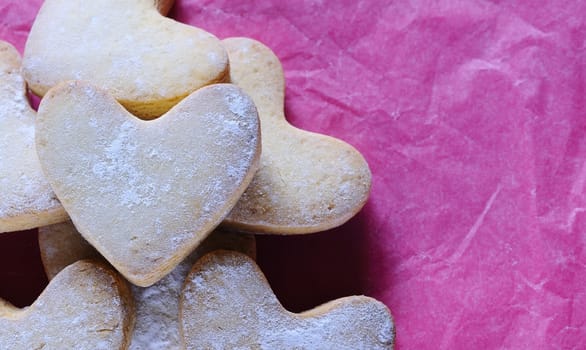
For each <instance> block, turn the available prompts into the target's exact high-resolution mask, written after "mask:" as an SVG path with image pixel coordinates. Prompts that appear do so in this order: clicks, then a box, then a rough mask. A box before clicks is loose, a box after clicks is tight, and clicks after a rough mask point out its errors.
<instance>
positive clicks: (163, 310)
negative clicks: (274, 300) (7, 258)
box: [39, 222, 256, 350]
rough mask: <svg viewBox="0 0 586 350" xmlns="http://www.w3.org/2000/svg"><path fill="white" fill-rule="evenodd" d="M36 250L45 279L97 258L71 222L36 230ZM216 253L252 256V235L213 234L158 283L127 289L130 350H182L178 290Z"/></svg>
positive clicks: (253, 240) (253, 249)
mask: <svg viewBox="0 0 586 350" xmlns="http://www.w3.org/2000/svg"><path fill="white" fill-rule="evenodd" d="M39 249H40V251H41V258H42V260H43V266H44V267H45V271H46V273H47V276H48V277H49V279H52V278H53V277H54V276H55V275H57V273H59V271H61V270H62V269H63V268H64V267H66V266H67V265H69V264H71V263H73V262H75V261H78V260H82V259H86V258H92V257H96V256H99V254H98V252H97V251H96V250H95V249H93V248H92V247H91V246H90V245H89V243H87V241H85V240H84V239H83V238H82V237H81V235H80V234H79V232H77V230H76V229H75V226H73V224H72V223H71V222H65V223H61V224H56V225H51V226H46V227H41V228H39ZM216 249H229V250H235V251H239V252H242V253H245V254H246V255H248V256H250V257H255V256H256V244H255V239H254V236H253V235H247V234H238V233H231V232H222V231H217V230H216V231H214V232H213V233H212V234H210V235H209V236H208V237H207V238H206V239H205V240H204V241H203V242H202V243H201V244H200V245H199V246H198V247H197V249H196V250H195V251H194V252H193V253H191V254H189V255H188V256H187V258H186V259H185V260H183V261H182V262H181V263H180V264H179V265H178V266H177V267H176V268H175V269H174V270H173V271H172V272H171V273H169V274H168V275H167V276H165V277H164V278H163V279H162V280H160V281H159V282H157V283H155V284H154V285H152V286H150V287H146V288H141V287H136V286H131V287H130V288H131V291H132V295H133V297H134V305H135V308H136V323H135V326H134V330H133V332H132V334H131V335H130V346H129V349H130V350H149V349H152V350H158V349H166V350H180V349H183V347H182V341H181V337H180V334H179V296H180V293H181V287H182V285H183V282H184V281H185V277H187V274H188V272H189V270H190V269H191V267H192V266H193V264H194V263H195V261H196V260H197V259H199V258H200V257H202V256H203V255H204V254H206V253H208V252H210V251H213V250H216Z"/></svg>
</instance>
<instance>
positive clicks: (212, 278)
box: [180, 251, 395, 350]
mask: <svg viewBox="0 0 586 350" xmlns="http://www.w3.org/2000/svg"><path fill="white" fill-rule="evenodd" d="M180 310H181V313H180V320H181V327H182V336H183V338H184V341H185V344H186V348H187V349H353V350H356V349H369V350H372V349H392V348H393V344H394V339H395V327H394V323H393V319H392V317H391V314H390V312H389V310H388V309H387V307H386V306H385V305H384V304H382V303H381V302H378V301H376V300H374V299H372V298H369V297H365V296H352V297H346V298H341V299H337V300H334V301H331V302H329V303H327V304H324V305H321V306H319V307H317V308H315V309H313V310H309V311H306V312H303V313H300V314H294V313H291V312H288V311H287V310H285V309H284V308H283V307H282V306H281V304H280V303H279V301H278V300H277V298H276V297H275V295H274V294H273V292H272V291H271V288H270V286H269V285H268V282H267V280H266V279H265V277H264V275H263V274H262V272H261V271H260V269H259V268H258V267H257V266H256V264H255V263H254V261H252V260H251V259H250V258H248V257H246V256H245V255H242V254H239V253H235V252H226V251H216V252H213V253H210V254H208V255H206V256H204V257H203V258H202V259H200V260H199V261H198V262H197V263H196V264H195V265H194V267H193V269H192V270H191V272H190V273H189V275H188V277H187V280H186V282H185V286H184V287H183V294H182V297H181V306H180Z"/></svg>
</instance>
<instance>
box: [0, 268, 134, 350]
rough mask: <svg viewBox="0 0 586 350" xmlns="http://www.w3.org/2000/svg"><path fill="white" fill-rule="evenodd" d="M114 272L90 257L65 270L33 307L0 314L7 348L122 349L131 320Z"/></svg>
mask: <svg viewBox="0 0 586 350" xmlns="http://www.w3.org/2000/svg"><path fill="white" fill-rule="evenodd" d="M122 298H123V297H122V296H121V294H120V293H119V289H118V282H117V281H115V280H114V278H113V272H112V273H111V274H110V273H106V271H105V270H104V268H102V267H96V266H95V265H93V264H91V263H88V262H78V263H76V264H75V265H71V266H70V267H69V268H67V269H66V270H64V271H63V272H62V274H60V275H58V276H57V277H56V278H55V279H54V280H53V281H52V282H51V283H50V284H49V286H48V287H47V288H46V289H45V291H44V292H43V294H41V296H40V297H39V299H38V300H37V301H36V302H35V303H34V304H33V305H32V306H31V307H30V308H27V309H23V310H15V311H14V313H13V315H12V317H9V318H0V329H1V330H2V332H0V344H2V348H3V349H12V350H19V349H22V350H25V349H26V350H28V349H41V348H46V349H103V350H109V349H119V348H122V344H124V339H125V337H124V329H125V328H127V327H128V326H129V325H128V316H127V315H126V312H127V311H128V310H127V309H126V303H125V302H124V301H123V300H122Z"/></svg>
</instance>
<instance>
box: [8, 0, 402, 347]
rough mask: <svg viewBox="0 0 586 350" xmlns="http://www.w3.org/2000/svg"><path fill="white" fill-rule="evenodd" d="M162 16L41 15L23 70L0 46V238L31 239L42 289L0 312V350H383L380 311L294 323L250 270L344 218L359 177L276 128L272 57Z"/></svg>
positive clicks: (167, 3) (83, 8)
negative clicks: (265, 244) (276, 240)
mask: <svg viewBox="0 0 586 350" xmlns="http://www.w3.org/2000/svg"><path fill="white" fill-rule="evenodd" d="M172 5H173V1H172V0H158V1H154V0H94V1H90V2H88V1H84V0H46V1H45V2H44V4H43V6H42V8H41V10H40V11H39V13H38V15H37V18H36V20H35V23H34V25H33V27H32V29H31V32H30V35H29V37H28V41H27V43H26V48H25V52H24V57H23V59H22V61H21V58H20V56H19V54H18V52H17V51H16V50H15V49H14V48H13V47H12V46H10V44H7V43H3V42H2V43H0V81H1V85H0V105H1V106H2V108H0V232H9V231H19V230H25V229H30V228H37V227H39V246H40V249H41V257H42V260H43V264H44V266H45V270H46V272H47V275H48V277H49V279H50V283H49V285H48V286H47V288H46V290H45V291H44V292H43V293H42V294H41V295H40V296H39V298H38V300H37V301H36V302H35V303H34V304H33V305H32V306H31V307H29V308H26V309H22V310H21V309H17V308H14V307H13V306H11V305H10V304H8V303H6V302H3V301H1V300H0V348H7V349H37V348H46V349H53V348H66V349H69V348H71V349H74V348H75V349H126V348H130V349H234V348H238V349H293V348H294V349H390V348H392V347H393V344H394V338H395V334H394V324H393V320H392V318H391V315H390V312H389V310H388V309H387V307H386V306H385V305H384V304H382V303H380V302H378V301H376V300H374V299H372V298H369V297H365V296H351V297H347V298H342V299H338V300H335V301H332V302H329V303H326V304H324V305H322V306H319V307H317V308H315V309H313V310H309V311H306V312H304V313H301V314H294V313H290V312H288V311H286V310H285V309H284V308H283V307H282V306H281V305H280V304H279V302H278V300H277V298H276V297H275V295H274V294H273V293H272V291H271V289H270V287H269V285H268V283H267V281H266V279H265V277H264V276H263V274H262V272H261V271H260V269H259V267H258V266H257V265H256V263H255V261H254V258H255V253H256V248H255V241H254V234H275V235H293V234H309V233H314V232H320V231H324V230H327V229H330V228H333V227H337V226H340V225H342V224H344V223H345V222H346V221H348V220H349V219H350V218H351V217H353V216H354V215H355V214H356V213H357V212H358V211H359V210H360V209H361V208H362V206H363V205H364V203H365V202H366V200H367V198H368V194H369V190H370V182H371V175H370V171H369V168H368V165H367V163H366V161H365V160H364V158H363V157H362V156H361V154H360V153H359V152H358V151H356V150H355V149H354V148H353V147H352V146H350V145H348V144H346V143H344V142H343V141H340V140H337V139H334V138H331V137H328V136H324V135H319V134H315V133H310V132H306V131H303V130H300V129H297V128H295V127H293V126H291V125H290V124H288V123H287V121H286V119H285V116H284V91H285V81H284V75H283V71H282V67H281V64H280V62H279V60H278V58H277V57H276V56H275V54H274V53H273V52H272V51H271V50H270V49H269V48H267V47H266V46H264V45H263V44H261V43H259V42H257V41H255V40H252V39H247V38H229V39H225V40H222V41H220V40H219V39H217V38H216V37H215V36H213V35H212V34H210V33H207V32H205V31H203V30H201V29H198V28H195V27H192V26H187V25H184V24H181V23H178V22H175V21H173V20H171V19H169V18H167V17H165V14H166V13H167V12H168V11H169V9H170V8H171V6H172ZM26 86H28V88H29V89H30V90H31V91H32V92H33V93H34V94H36V95H38V96H39V97H41V98H42V99H41V102H40V105H39V108H38V113H35V111H34V110H33V109H32V108H31V107H30V106H29V105H28V101H27V99H26Z"/></svg>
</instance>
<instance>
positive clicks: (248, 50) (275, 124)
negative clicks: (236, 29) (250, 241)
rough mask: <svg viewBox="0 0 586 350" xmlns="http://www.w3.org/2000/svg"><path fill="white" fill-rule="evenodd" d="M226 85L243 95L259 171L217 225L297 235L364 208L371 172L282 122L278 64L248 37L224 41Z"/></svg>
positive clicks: (334, 142) (331, 143)
mask: <svg viewBox="0 0 586 350" xmlns="http://www.w3.org/2000/svg"><path fill="white" fill-rule="evenodd" d="M223 44H224V46H225V47H226V49H227V50H228V55H229V57H230V65H231V68H230V69H231V70H230V79H231V81H232V82H233V83H234V84H236V85H238V86H239V87H240V88H242V89H243V90H244V91H245V92H246V93H248V94H249V95H250V96H251V97H252V99H253V100H254V103H255V104H256V106H257V108H258V112H259V117H260V119H261V124H262V148H263V153H262V156H261V164H260V169H259V171H258V172H257V174H256V175H255V177H254V179H253V180H252V183H251V184H250V186H249V187H248V189H247V190H246V192H244V194H243V195H242V198H241V199H240V200H239V201H238V203H237V204H236V206H235V207H234V209H233V210H232V211H231V212H230V215H228V217H227V218H226V220H225V221H224V224H225V225H226V226H228V227H230V228H234V229H239V230H244V231H250V232H257V233H272V234H303V233H313V232H318V231H323V230H327V229H330V228H333V227H336V226H339V225H342V224H343V223H345V222H346V221H348V220H349V219H350V218H351V217H353V216H354V215H355V214H356V213H357V212H358V211H360V209H361V208H362V206H363V205H364V204H365V202H366V200H367V198H368V195H369V192H370V184H371V173H370V169H369V168H368V164H367V163H366V161H365V159H364V158H363V157H362V155H361V154H360V153H359V152H358V151H357V150H356V149H354V148H353V147H352V146H350V145H349V144H347V143H345V142H343V141H341V140H338V139H335V138H333V137H329V136H326V135H320V134H316V133H311V132H307V131H304V130H301V129H298V128H295V127H293V126H292V125H290V124H289V123H288V122H287V121H286V120H285V115H284V101H285V95H284V94H285V78H284V76H283V70H282V68H281V63H280V62H279V59H278V58H277V57H276V56H275V55H274V54H273V52H272V51H271V50H270V49H269V48H268V47H266V46H264V45H263V44H261V43H259V42H257V41H254V40H252V39H247V38H229V39H225V40H224V41H223Z"/></svg>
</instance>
